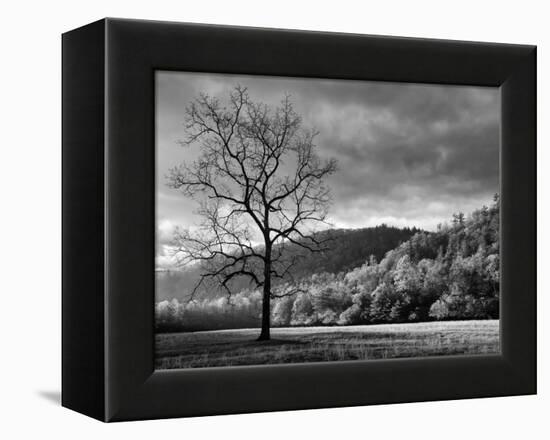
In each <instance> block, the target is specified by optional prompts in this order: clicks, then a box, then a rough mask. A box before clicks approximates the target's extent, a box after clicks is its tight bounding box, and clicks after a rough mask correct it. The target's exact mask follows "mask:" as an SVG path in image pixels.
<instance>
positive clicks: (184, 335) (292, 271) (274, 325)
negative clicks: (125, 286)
mask: <svg viewBox="0 0 550 440" xmlns="http://www.w3.org/2000/svg"><path fill="white" fill-rule="evenodd" d="M155 87H156V103H155V105H156V107H155V124H156V136H155V143H156V145H155V148H156V167H155V175H156V235H155V237H156V255H155V368H156V369H160V370H163V369H178V368H201V367H226V366H241V365H269V364H287V363H289V364H290V363H307V362H330V361H353V360H373V361H375V360H377V359H389V358H410V357H426V356H449V355H453V356H455V355H478V354H483V355H487V354H499V353H500V341H499V297H500V267H499V262H500V258H499V252H500V246H499V243H500V240H499V237H500V235H499V234H500V228H499V224H500V220H499V219H500V216H499V197H500V166H499V163H500V130H501V127H500V90H499V88H497V87H481V86H456V85H438V84H417V83H395V82H394V83H391V82H382V81H352V80H336V79H334V80H333V79H314V78H295V77H269V76H253V75H246V76H245V75H229V74H211V73H190V72H173V71H172V72H169V71H157V72H156V74H155Z"/></svg>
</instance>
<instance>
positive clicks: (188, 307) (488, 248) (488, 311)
mask: <svg viewBox="0 0 550 440" xmlns="http://www.w3.org/2000/svg"><path fill="white" fill-rule="evenodd" d="M354 234H355V235H354ZM361 234H363V236H364V240H359V238H358V237H361V236H362V235H361ZM401 234H403V235H407V234H408V236H407V237H405V239H404V240H401V238H402V237H403V235H401ZM413 234H414V235H413ZM378 236H379V238H377V237H378ZM338 237H339V239H338V240H334V241H333V242H334V247H333V248H332V249H331V250H330V251H329V252H327V253H325V254H324V255H322V256H320V257H312V258H311V259H308V260H307V261H303V262H302V263H301V265H302V268H300V270H299V271H298V272H299V273H300V274H301V275H302V276H301V277H300V278H295V279H297V280H298V279H299V281H297V282H296V284H295V285H292V286H291V285H287V286H286V287H287V288H288V289H289V290H290V289H294V288H300V293H297V294H295V295H291V296H287V297H284V298H281V299H278V300H275V301H274V303H273V305H272V324H273V325H274V326H308V325H349V324H370V323H390V322H393V323H396V322H418V321H428V320H446V319H453V320H460V319H489V318H498V315H499V279H500V276H499V198H498V195H497V196H495V199H494V203H493V204H492V205H491V206H490V207H485V206H484V207H482V208H481V209H479V210H477V211H475V212H473V213H472V214H471V215H470V216H468V217H466V216H465V215H464V214H462V213H458V214H455V215H454V216H453V218H452V220H451V222H450V223H449V224H446V225H442V226H441V227H440V228H438V230H437V231H435V232H424V231H419V230H411V229H406V230H403V229H401V230H400V229H397V228H390V227H386V226H381V227H379V228H369V229H364V230H360V231H350V232H347V231H340V235H339V236H338ZM366 237H368V240H367V238H366ZM380 237H383V238H380ZM390 237H391V238H390ZM392 240H394V241H392ZM400 241H402V242H401V243H400V244H399V242H400ZM394 243H395V244H394ZM391 244H394V245H393V246H392V247H391V248H389V249H387V250H385V251H382V250H383V248H384V246H388V245H391ZM308 271H309V272H308ZM177 284H178V283H176V285H177ZM282 288H283V289H284V286H283V287H282ZM173 298H176V299H173V300H171V301H168V300H164V301H160V302H159V303H157V305H156V316H157V321H156V322H157V330H158V331H178V330H184V331H189V330H207V329H217V328H239V327H255V326H258V325H259V322H260V321H259V319H260V305H261V295H260V293H259V292H257V291H250V290H242V291H241V292H239V293H237V294H236V295H233V296H232V297H231V301H230V302H229V303H228V300H227V298H226V297H222V296H219V297H216V298H203V299H201V300H197V301H193V302H191V303H187V302H185V301H178V299H177V298H178V296H176V295H174V296H173ZM160 299H167V298H166V297H164V298H160Z"/></svg>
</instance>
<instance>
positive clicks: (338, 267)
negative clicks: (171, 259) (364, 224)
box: [156, 225, 420, 301]
mask: <svg viewBox="0 0 550 440" xmlns="http://www.w3.org/2000/svg"><path fill="white" fill-rule="evenodd" d="M418 232H420V230H419V229H416V228H396V227H392V226H386V225H380V226H376V227H372V228H362V229H330V230H327V231H323V232H319V233H317V234H314V237H315V238H316V239H317V240H319V241H324V242H325V244H324V245H323V247H326V248H327V250H325V251H323V252H318V253H309V252H307V251H304V250H303V249H301V248H300V247H299V246H298V245H294V244H287V245H286V247H285V251H284V252H285V254H286V257H288V258H290V257H292V256H293V255H298V256H300V258H298V259H297V261H296V264H295V265H294V267H293V270H292V273H293V278H294V279H295V280H299V279H303V278H304V277H310V276H311V275H313V274H316V273H324V272H326V273H332V274H337V273H339V272H343V271H349V270H351V269H353V268H355V267H358V266H360V265H362V264H363V263H364V262H365V260H367V259H368V258H369V257H370V256H371V255H373V256H374V257H375V258H376V259H382V258H383V257H384V255H385V254H386V252H388V251H389V250H391V249H394V248H395V247H396V246H398V245H399V244H401V243H403V242H405V241H406V240H408V239H409V238H411V237H412V236H413V235H414V234H416V233H418ZM199 277H200V267H199V266H195V267H191V268H187V269H182V270H177V271H159V272H156V286H157V291H156V300H157V301H162V300H171V299H173V298H176V299H178V300H182V301H183V300H185V299H186V298H187V297H188V296H189V294H190V292H191V291H192V290H193V288H194V286H195V285H196V284H197V282H198V281H199ZM248 287H249V283H248V282H247V281H246V280H237V281H236V282H235V283H233V285H232V290H234V291H235V292H239V291H240V290H243V289H247V288H248ZM224 294H225V291H222V290H221V289H216V288H213V287H212V286H210V289H208V290H204V291H201V292H200V295H199V297H201V298H214V297H218V296H220V295H224Z"/></svg>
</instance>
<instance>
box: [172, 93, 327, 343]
mask: <svg viewBox="0 0 550 440" xmlns="http://www.w3.org/2000/svg"><path fill="white" fill-rule="evenodd" d="M185 127H186V130H187V137H186V139H184V140H183V141H181V142H180V143H181V145H183V146H192V145H196V144H199V145H200V148H201V155H200V157H199V158H198V159H197V160H196V161H195V162H193V163H192V164H182V165H180V166H177V167H174V168H172V169H171V170H170V172H169V174H168V176H167V180H168V185H169V186H170V187H172V188H174V189H177V190H180V191H181V192H182V193H183V194H184V195H186V196H189V197H193V198H196V199H197V200H198V201H199V210H198V213H199V214H200V216H201V218H202V219H203V221H202V223H201V224H200V225H199V226H198V228H197V230H193V231H189V230H181V229H178V230H177V231H176V233H175V236H174V244H175V247H176V249H175V252H174V255H175V257H176V259H177V261H178V263H179V264H182V265H184V264H189V263H195V262H197V263H199V264H201V270H202V273H201V277H200V280H199V282H198V284H197V285H196V286H195V289H194V290H193V292H192V293H191V298H193V297H194V295H195V293H196V292H197V290H198V289H199V288H200V287H201V286H202V285H203V284H204V283H205V282H206V281H207V280H214V281H215V282H217V283H219V285H221V286H222V287H223V288H224V289H225V290H226V291H227V294H228V295H229V296H230V295H231V281H232V280H234V279H235V278H237V277H248V278H249V280H250V282H251V284H252V285H253V286H254V287H262V288H263V302H262V330H261V334H260V338H259V339H260V340H266V339H269V338H270V300H271V299H272V298H281V297H284V296H289V295H291V294H294V293H296V292H291V291H290V290H288V289H286V290H285V287H281V286H284V283H282V284H281V286H278V287H277V288H276V289H273V283H272V278H278V279H288V277H291V276H292V274H291V272H292V266H293V265H294V264H295V263H296V258H297V256H296V255H294V256H293V257H290V258H288V257H287V256H286V254H285V247H286V246H287V245H288V244H293V245H295V246H297V247H299V248H301V249H303V250H304V251H307V252H321V251H322V250H324V249H326V240H325V239H319V238H316V237H315V236H314V235H312V232H313V230H314V228H315V227H317V226H319V225H320V224H321V225H322V224H326V217H327V210H328V206H329V205H330V201H331V198H330V191H329V188H328V187H327V186H326V185H325V183H324V178H325V177H327V176H329V175H330V174H332V173H334V172H335V170H336V161H335V160H333V159H330V160H322V159H321V158H320V157H319V156H318V154H317V152H316V145H315V137H316V136H317V132H316V131H314V130H308V129H305V128H303V127H302V119H301V118H300V116H299V115H298V114H297V113H296V112H295V111H294V109H293V106H292V103H291V100H290V96H289V95H286V96H285V97H284V98H283V100H282V101H281V103H280V105H279V106H278V107H277V108H275V109H272V108H270V107H268V106H267V105H265V104H262V103H255V102H253V101H252V100H251V99H250V97H249V95H248V92H247V89H246V88H243V87H240V86H239V87H236V88H235V89H234V90H233V91H232V92H231V93H230V94H229V99H228V101H227V102H226V103H222V102H221V101H220V100H219V99H218V98H215V97H211V96H208V95H206V94H201V95H200V96H199V97H198V98H197V99H195V100H194V101H193V102H192V103H191V104H190V105H189V106H188V108H187V112H186V120H185ZM273 290H276V292H274V291H273Z"/></svg>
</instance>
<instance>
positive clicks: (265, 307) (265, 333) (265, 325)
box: [258, 250, 271, 341]
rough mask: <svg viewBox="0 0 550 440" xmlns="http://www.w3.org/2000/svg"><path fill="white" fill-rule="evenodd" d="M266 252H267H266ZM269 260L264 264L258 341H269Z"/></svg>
mask: <svg viewBox="0 0 550 440" xmlns="http://www.w3.org/2000/svg"><path fill="white" fill-rule="evenodd" d="M266 251H267V250H266ZM270 303H271V258H268V259H267V260H266V261H265V263H264V295H263V299H262V331H261V333H260V337H259V338H258V341H269V339H270V338H271V335H270V331H269V330H270V327H271V304H270Z"/></svg>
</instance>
